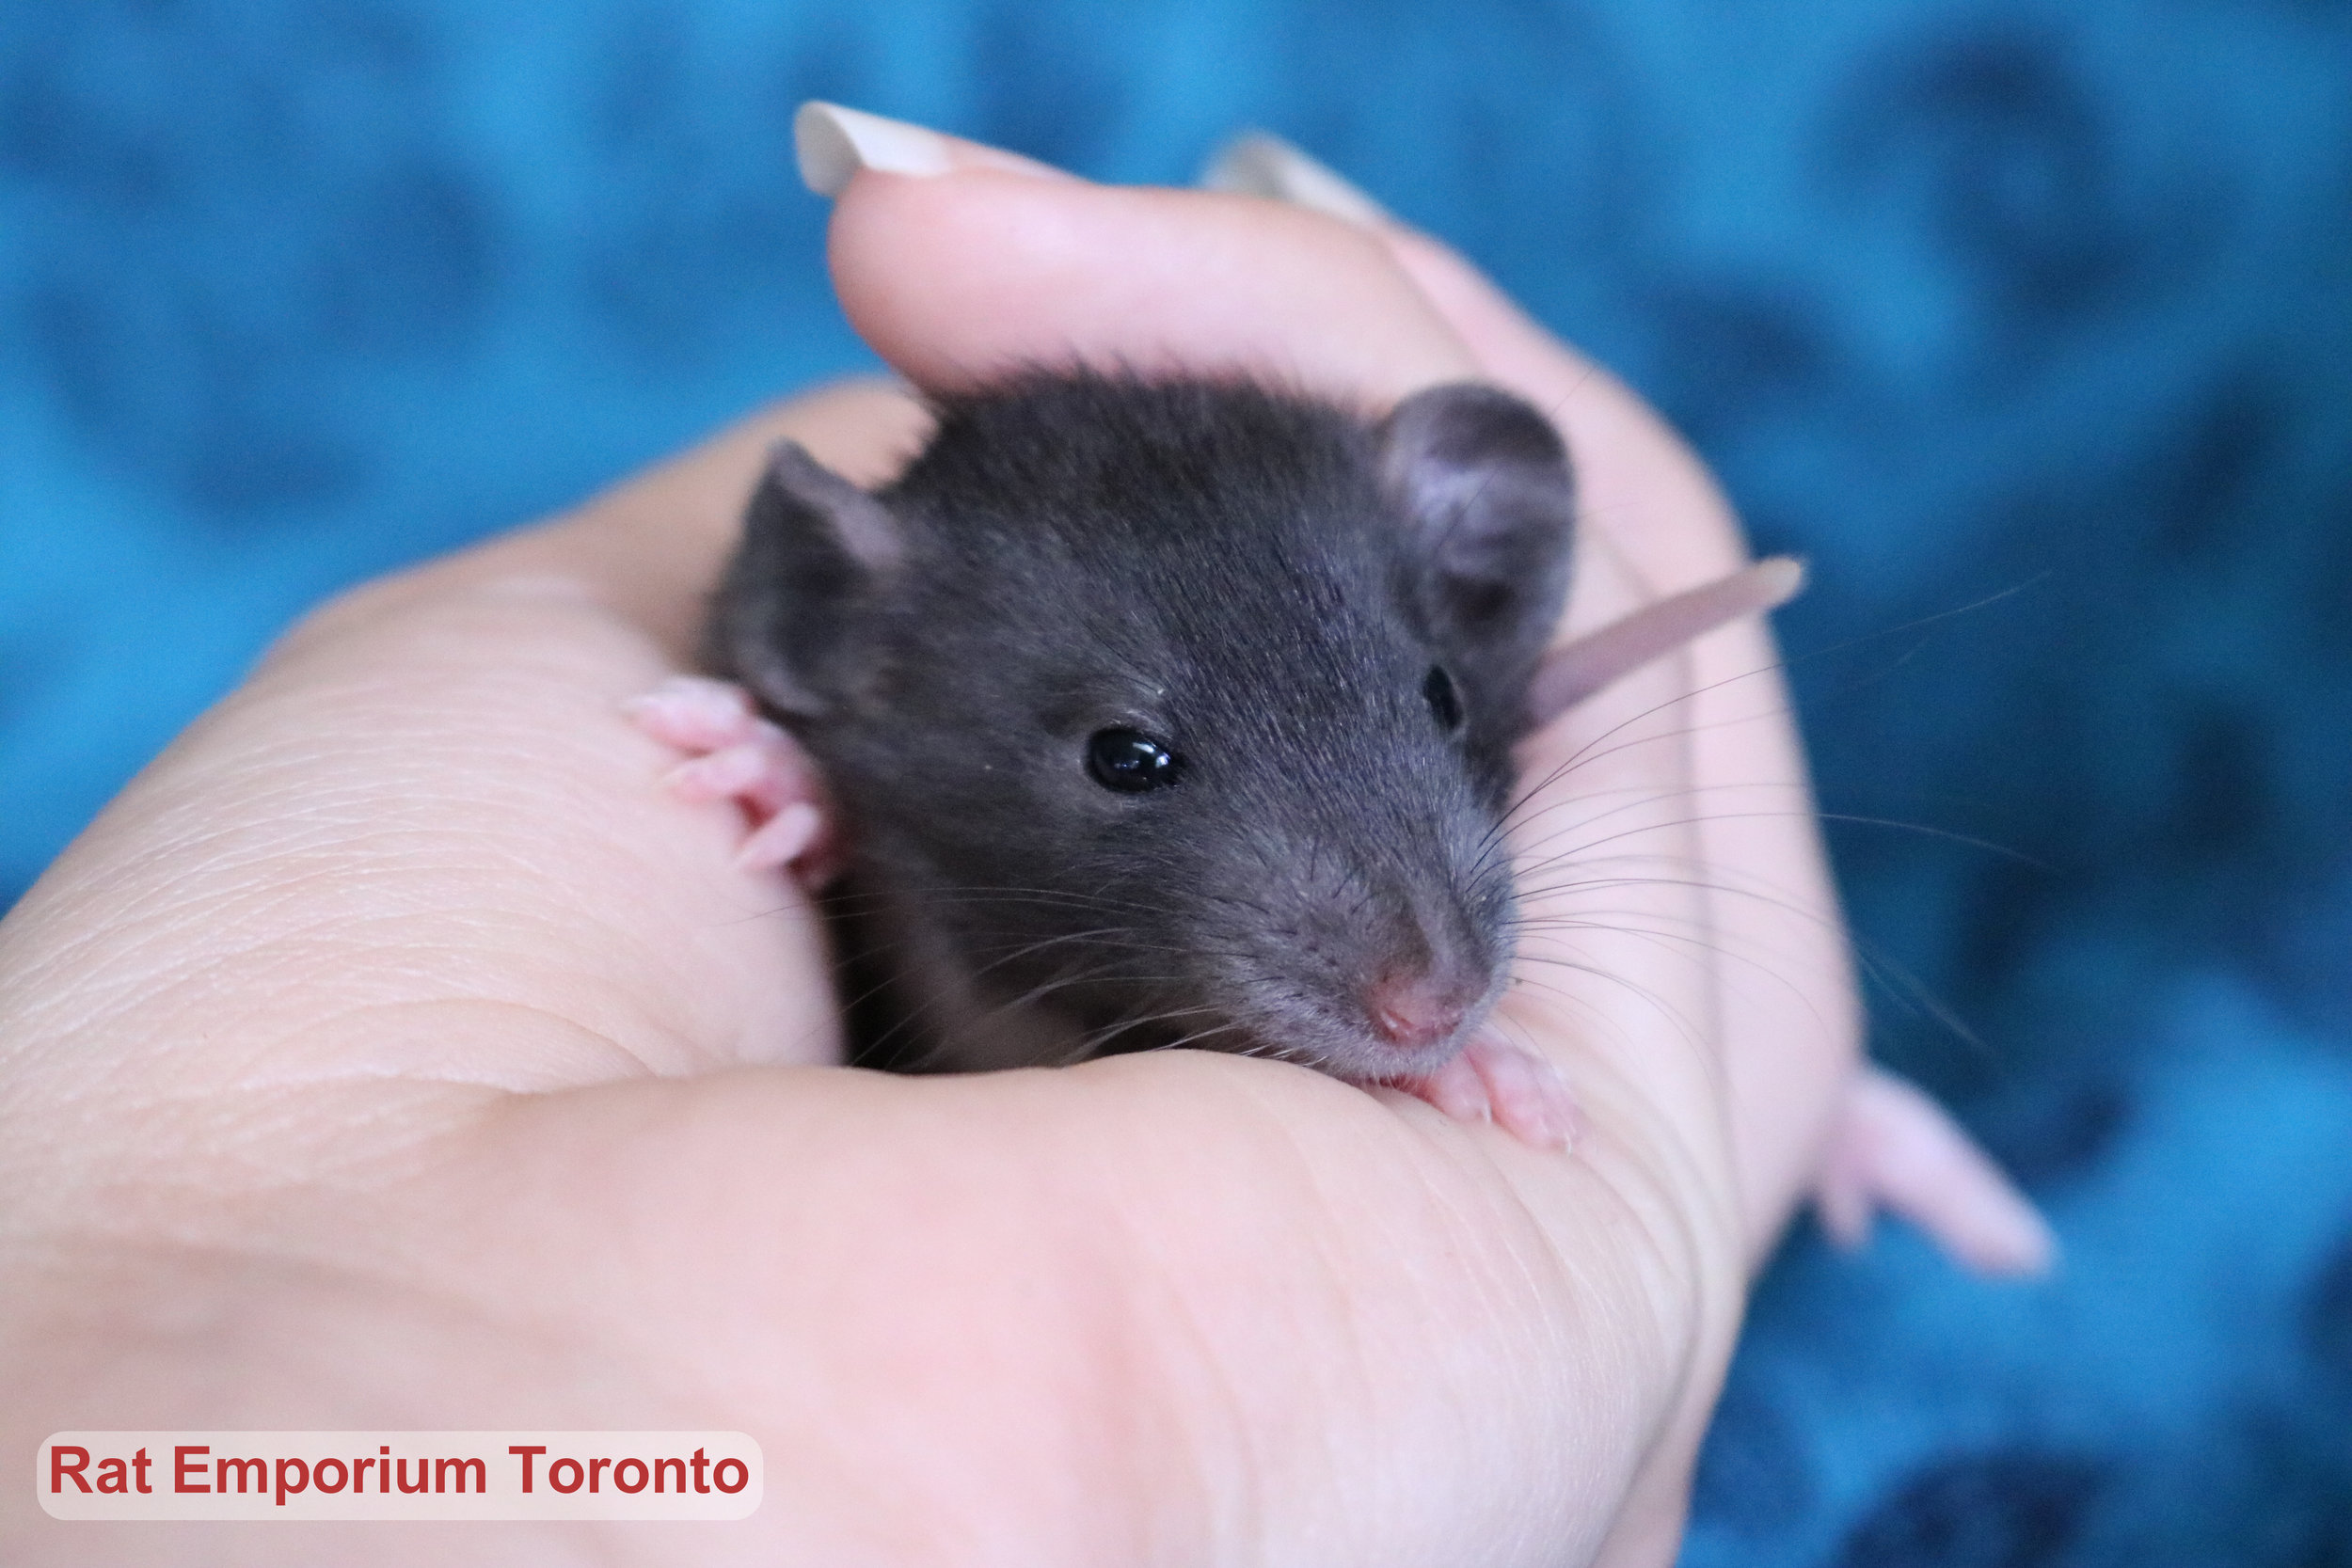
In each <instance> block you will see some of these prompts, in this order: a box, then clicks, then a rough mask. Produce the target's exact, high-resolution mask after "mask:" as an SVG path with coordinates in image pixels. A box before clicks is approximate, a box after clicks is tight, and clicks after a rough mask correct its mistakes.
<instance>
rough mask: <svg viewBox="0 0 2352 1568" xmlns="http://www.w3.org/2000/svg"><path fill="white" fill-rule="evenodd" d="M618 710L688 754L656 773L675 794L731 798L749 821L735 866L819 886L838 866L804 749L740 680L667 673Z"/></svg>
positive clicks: (821, 789)
mask: <svg viewBox="0 0 2352 1568" xmlns="http://www.w3.org/2000/svg"><path fill="white" fill-rule="evenodd" d="M622 711H624V712H625V713H627V714H628V717H629V718H630V719H631V720H632V721H634V722H635V723H636V725H637V727H638V728H639V729H641V730H643V731H644V732H645V733H646V734H647V735H649V736H653V737H654V738H655V739H656V740H659V741H661V742H662V743H663V744H665V745H669V746H675V747H676V748H677V749H678V750H679V751H681V752H687V753H688V758H687V760H686V761H685V762H683V763H681V764H679V765H678V766H677V767H676V768H673V769H671V771H670V773H669V776H668V777H667V778H666V779H664V780H663V783H665V784H668V785H669V786H670V788H671V789H672V790H674V791H675V792H676V793H677V794H678V795H679V796H680V797H681V798H682V799H685V800H694V801H702V800H734V801H736V802H738V803H739V804H740V805H741V806H742V808H743V814H744V816H746V817H748V818H749V819H750V821H751V824H752V832H751V835H750V836H749V837H748V838H746V839H744V841H743V847H742V848H741V849H739V850H738V851H737V852H736V857H735V861H736V863H737V864H738V865H740V866H744V867H746V868H748V869H751V870H770V869H773V868H775V867H778V866H785V865H788V866H791V867H792V868H793V873H794V875H795V876H797V877H798V878H799V879H800V880H801V882H802V885H803V886H805V887H810V888H816V887H821V886H823V885H824V884H825V883H826V882H829V881H831V880H832V879H834V876H835V875H836V874H837V873H838V872H839V871H840V869H841V866H840V863H839V860H838V857H837V855H836V854H835V847H834V835H833V832H832V823H831V820H830V814H829V813H828V812H827V810H826V809H825V804H824V786H823V784H821V783H820V782H819V780H818V775H817V769H816V768H815V766H814V765H813V764H811V763H810V761H809V760H808V753H806V752H803V751H802V750H801V747H800V743H799V742H798V741H796V740H794V739H793V738H792V737H791V736H788V735H787V734H786V733H785V732H784V731H782V730H780V729H778V728H777V727H776V726H775V725H773V724H771V723H770V722H769V721H767V720H765V719H762V718H761V717H760V716H759V714H758V713H757V711H756V710H755V709H754V708H753V706H752V700H751V697H750V695H749V694H748V693H746V692H745V691H744V689H742V688H741V687H739V686H735V685H731V684H730V683H728V682H726V681H715V680H710V679H707V678H706V677H704V676H701V675H673V676H671V677H670V678H669V679H668V680H665V681H663V682H662V683H661V684H660V686H657V687H655V688H654V689H652V690H651V691H648V692H646V693H645V694H644V696H642V697H632V698H630V699H629V701H628V703H626V704H624V705H623V708H622Z"/></svg>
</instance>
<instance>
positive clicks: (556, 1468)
mask: <svg viewBox="0 0 2352 1568" xmlns="http://www.w3.org/2000/svg"><path fill="white" fill-rule="evenodd" d="M564 1465H570V1466H571V1467H572V1483H571V1484H570V1485H569V1486H566V1485H564V1481H563V1479H562V1471H563V1469H564ZM548 1485H549V1486H552V1487H554V1488H555V1489H556V1490H557V1491H558V1492H577V1491H579V1490H580V1461H579V1460H577V1459H573V1458H571V1457H570V1456H569V1455H566V1456H565V1457H564V1458H562V1459H550V1460H548Z"/></svg>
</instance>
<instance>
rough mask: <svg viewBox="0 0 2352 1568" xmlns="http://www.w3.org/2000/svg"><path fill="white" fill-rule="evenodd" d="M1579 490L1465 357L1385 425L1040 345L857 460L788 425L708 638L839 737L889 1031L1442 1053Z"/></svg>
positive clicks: (1462, 1019) (1054, 1050) (1493, 875)
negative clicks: (935, 425)
mask: <svg viewBox="0 0 2352 1568" xmlns="http://www.w3.org/2000/svg"><path fill="white" fill-rule="evenodd" d="M1569 516H1570V496H1569V485H1568V479H1567V471H1566V467H1565V458H1564V454H1563V453H1562V452H1561V450H1560V447H1559V443H1558V440H1557V437H1556V436H1553V435H1552V433H1551V431H1550V429H1549V426H1548V425H1546V424H1545V423H1544V421H1543V420H1541V419H1540V417H1539V416H1536V415H1535V414H1534V412H1533V411H1532V410H1529V409H1527V408H1526V407H1525V406H1524V405H1523V404H1518V403H1517V402H1516V401H1515V400H1512V399H1509V398H1507V397H1505V396H1503V395H1502V394H1501V393H1497V392H1493V391H1491V390H1488V389H1486V388H1468V387H1465V388H1440V389H1438V390H1437V391H1434V392H1430V393H1423V394H1422V395H1421V396H1420V397H1418V398H1416V399H1413V400H1411V401H1410V402H1408V403H1407V404H1405V405H1404V406H1402V407H1401V408H1400V409H1399V410H1398V411H1397V412H1396V413H1395V414H1394V415H1392V416H1391V418H1390V419H1389V420H1387V421H1385V422H1384V423H1383V424H1381V425H1379V426H1377V427H1367V426H1366V425H1364V424H1362V423H1360V422H1359V421H1357V420H1352V419H1350V418H1349V417H1347V416H1345V415H1343V414H1342V413H1340V412H1338V411H1336V410H1334V409H1331V408H1328V407H1326V406H1324V405H1321V404H1312V403H1308V402H1304V401H1300V400H1295V399H1285V398H1280V397H1277V396H1274V395H1272V394H1268V393H1266V392H1263V391H1262V390H1259V389H1256V388H1248V387H1239V386H1224V387H1218V386H1206V385H1203V384H1200V383H1177V384H1171V385H1163V386H1141V385H1137V384H1135V383H1132V382H1122V381H1109V380H1103V379H1098V378H1090V377H1061V378H1038V379H1034V380H1030V381H1025V382H1023V383H1020V384H1017V385H1016V386H1014V387H1012V388H1008V389H1005V390H1001V391H998V392H994V393H991V394H987V395H985V396H981V397H976V398H972V399H967V400H963V401H961V402H959V403H956V404H950V405H949V406H948V407H947V408H946V409H945V410H944V412H943V419H942V423H941V427H940V430H939V433H938V435H937V436H935V437H934V439H933V441H932V443H931V445H930V448H929V449H927V451H925V452H924V454H923V455H922V456H921V457H920V458H919V459H918V460H917V461H916V463H915V464H914V467H911V468H910V469H909V471H908V472H907V474H906V475H905V476H904V477H903V478H902V479H901V480H900V481H899V482H898V483H897V484H895V485H893V486H892V487H891V488H889V489H888V490H885V491H883V492H882V493H881V494H880V495H879V496H875V497H868V496H866V495H864V494H863V493H861V492H858V491H856V490H854V489H853V488H851V487H850V486H849V485H847V484H846V483H843V482H841V481H839V480H838V479H836V478H834V476H832V475H830V474H826V473H824V471H823V470H821V469H819V468H817V467H816V466H815V465H814V464H813V463H810V462H809V461H808V460H807V459H806V458H805V456H804V455H803V454H800V453H798V452H797V450H792V451H784V452H782V453H780V454H779V457H778V461H777V463H776V464H775V466H774V467H773V468H772V470H771V474H770V477H769V480H768V482H767V483H766V484H765V485H763V488H762V491H761V495H760V497H759V498H758V499H757V500H755V506H754V513H753V519H752V525H751V529H750V532H749V537H748V538H747V542H746V546H745V549H744V552H743V554H742V555H741V556H740V557H739V559H738V561H737V562H736V564H735V566H734V568H733V569H732V570H731V572H730V575H729V578H728V582H727V584H726V586H725V588H724V589H723V594H722V600H721V615H720V620H719V625H718V628H717V637H718V640H719V641H720V644H721V646H720V648H719V650H718V652H719V660H718V661H719V662H722V663H723V665H725V666H727V667H729V668H731V669H732V670H733V671H734V672H735V673H738V674H739V678H743V679H745V680H746V682H747V684H750V685H751V686H752V687H753V688H754V689H755V691H756V692H758V694H759V695H760V696H761V697H762V699H763V700H764V701H765V702H766V703H767V705H769V706H770V707H771V709H772V710H773V711H775V712H776V713H777V714H778V715H779V716H780V717H781V718H783V719H784V720H785V721H786V722H787V723H789V724H790V725H791V726H792V728H793V729H794V730H795V732H796V733H798V734H799V735H800V736H801V737H802V739H803V742H804V743H805V744H806V745H807V746H808V747H809V749H810V750H811V751H812V752H814V753H815V754H816V755H817V757H818V760H819V761H820V762H821V763H822V764H823V766H824V767H825V768H826V771H827V775H828V778H829V781H830V783H831V785H832V789H833V793H834V798H835V800H836V802H837V804H838V808H839V810H840V813H841V815H842V816H843V818H844V827H845V832H846V834H847V837H848V839H849V842H850V849H851V854H852V856H853V871H852V880H851V885H850V891H849V894H848V896H847V897H846V899H845V900H844V907H845V908H846V909H848V910H849V911H851V916H850V922H849V923H850V926H851V927H855V928H856V934H855V935H854V936H853V938H852V942H853V944H854V945H855V946H856V947H857V948H858V949H860V950H862V951H864V952H865V953H866V954H867V955H868V956H869V957H870V958H874V959H878V960H880V962H879V968H880V969H881V970H882V979H883V983H884V984H885V985H887V986H889V987H891V988H892V989H893V990H895V992H896V994H897V998H898V1000H897V1002H896V1004H895V1005H894V1006H893V1008H892V1009H891V1011H892V1012H893V1013H895V1015H896V1016H893V1017H888V1018H886V1019H884V1020H883V1021H882V1028H884V1029H885V1030H888V1031H891V1032H894V1033H896V1034H898V1036H900V1037H901V1038H902V1039H903V1040H904V1041H905V1042H906V1043H907V1044H908V1045H909V1046H910V1047H911V1049H910V1050H909V1051H907V1052H904V1053H898V1059H899V1060H901V1061H906V1062H910V1063H911V1064H912V1065H946V1066H975V1065H983V1064H986V1065H994V1064H996V1063H1001V1062H1004V1061H1008V1060H1018V1059H1029V1060H1045V1059H1067V1058H1072V1057H1074V1056H1076V1055H1078V1054H1082V1053H1089V1052H1094V1051H1112V1050H1133V1049H1141V1048H1144V1047H1148V1046H1156V1045H1167V1044H1176V1043H1188V1044H1199V1045H1201V1046H1207V1047H1216V1048H1221V1049H1229V1050H1240V1051H1248V1052H1252V1053H1263V1054H1269V1055H1279V1056H1284V1057H1289V1058H1292V1059H1296V1060H1302V1061H1306V1062H1309V1063H1311V1064H1312V1065H1315V1066H1318V1067H1322V1068H1324V1069H1327V1070H1331V1071H1334V1072H1336V1073H1338V1074H1340V1075H1342V1076H1344V1077H1348V1078H1352V1079H1359V1080H1370V1079H1378V1078H1388V1077H1395V1076H1401V1075H1406V1074H1411V1073H1417V1072H1423V1071H1427V1070H1430V1069H1434V1068H1435V1067H1437V1066H1439V1065H1441V1064H1442V1063H1443V1062H1444V1061H1445V1060H1446V1059H1447V1058H1448V1057H1449V1056H1450V1055H1451V1054H1452V1053H1454V1051H1455V1050H1457V1049H1459V1046H1460V1044H1461V1043H1462V1041H1463V1039H1464V1038H1465V1037H1466V1036H1467V1034H1468V1033H1469V1031H1470V1029H1472V1028H1474V1027H1475V1025H1476V1023H1477V1022H1478V1020H1479V1019H1480V1018H1481V1017H1482V1016H1483V1015H1484V1012H1485V1010H1486V1007H1487V1006H1489V1005H1490V1004H1491V1002H1492V1000H1493V998H1494V997H1495V995H1496V994H1497V993H1498V992H1499V991H1500V990H1501V989H1502V984H1503V983H1504V974H1505V971H1506V969H1507V966H1508V962H1509V958H1510V940H1509V935H1508V933H1509V927H1510V917H1511V909H1512V905H1511V891H1510V872H1509V865H1508V861H1507V857H1506V854H1505V850H1504V847H1503V843H1502V831H1501V821H1500V817H1501V813H1502V808H1503V805H1504V803H1505V800H1506V797H1507V793H1508V790H1509V788H1510V783H1511V768H1510V761H1509V751H1510V746H1511V743H1512V742H1513V741H1514V740H1516V739H1517V738H1518V732H1519V730H1520V728H1521V727H1523V723H1524V719H1523V711H1524V709H1523V704H1524V696H1525V689H1526V684H1527V679H1528V675H1529V673H1530V672H1531V671H1532V669H1533V666H1534V659H1535V657H1536V656H1537V655H1538V654H1539V653H1540V651H1541V648H1542V645H1543V642H1544V640H1545V638H1546V636H1547V635H1548V633H1549V628H1550V624H1551V621H1552V619H1553V618H1554V616H1555V615H1556V613H1557V610H1558V607H1559V603H1560V599H1561V596H1562V594H1563V592H1564V590H1565V571H1566V560H1567V546H1568V531H1569ZM1008 1032H1009V1034H1010V1035H1012V1036H1013V1037H1016V1038H1018V1039H1025V1040H1027V1041H1029V1042H1031V1043H1030V1044H1029V1045H1027V1046H1025V1047H1019V1046H1017V1047H1015V1048H1014V1049H1012V1050H1010V1051H1008V1050H1006V1049H1004V1048H1003V1047H1002V1045H1001V1039H1002V1037H1004V1036H1005V1035H1006V1034H1007V1033H1008ZM983 1037H994V1038H995V1039H996V1040H998V1041H999V1043H994V1044H991V1043H986V1042H985V1041H984V1040H983ZM1024 1053H1026V1055H1024Z"/></svg>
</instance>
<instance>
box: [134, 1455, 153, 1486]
mask: <svg viewBox="0 0 2352 1568" xmlns="http://www.w3.org/2000/svg"><path fill="white" fill-rule="evenodd" d="M147 1463H148V1462H147V1450H146V1449H140V1450H139V1451H138V1452H136V1453H135V1454H133V1455H132V1456H131V1468H132V1469H133V1470H135V1471H136V1472H137V1473H138V1478H139V1490H140V1491H142V1492H151V1491H153V1490H154V1488H153V1487H151V1486H150V1485H148V1484H147Z"/></svg>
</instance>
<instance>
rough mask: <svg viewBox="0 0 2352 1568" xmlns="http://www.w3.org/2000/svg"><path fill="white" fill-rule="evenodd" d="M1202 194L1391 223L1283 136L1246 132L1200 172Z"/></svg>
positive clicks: (1365, 198) (1375, 206) (1374, 203)
mask: <svg viewBox="0 0 2352 1568" xmlns="http://www.w3.org/2000/svg"><path fill="white" fill-rule="evenodd" d="M1200 185H1201V188H1202V189H1203V190H1212V191H1225V192H1228V193H1230V194H1232V195H1234V196H1258V197H1263V198H1266V199H1268V200H1270V201H1287V202H1289V203H1290V204H1291V205H1292V206H1294V207H1305V208H1307V209H1309V210H1310V211H1312V212H1317V213H1321V214H1324V215H1325V216H1327V217H1335V218H1341V219H1343V220H1345V221H1346V222H1349V223H1359V224H1364V225H1366V226H1370V225H1373V224H1377V223H1386V222H1388V221H1390V219H1389V214H1388V212H1387V210H1386V209H1385V208H1383V207H1382V206H1381V205H1380V203H1378V202H1377V201H1375V200H1373V198H1370V197H1368V196H1366V195H1365V194H1364V193H1363V192H1361V191H1359V190H1358V189H1357V188H1356V187H1355V186H1354V185H1351V184H1349V183H1348V182H1346V181H1345V180H1343V179H1341V178H1340V177H1339V175H1337V174H1335V173H1333V172H1332V171H1331V170H1330V169H1329V168H1327V166H1324V165H1322V164H1319V163H1317V162H1315V160H1314V159H1312V158H1310V157H1309V156H1307V154H1305V153H1304V152H1301V151H1300V150H1298V149H1297V148H1295V147H1293V146H1292V145H1291V144H1290V143H1289V142H1286V141H1284V140H1283V139H1282V138H1281V137H1279V136H1277V135H1270V134H1268V133H1266V132H1264V131H1246V132H1244V133H1242V134H1241V135H1238V136H1235V137H1234V138H1233V139H1232V141H1229V142H1227V143H1226V144H1225V146H1224V147H1223V149H1221V150H1219V151H1218V152H1217V154H1216V157H1214V158H1212V159H1210V160H1209V166H1208V167H1207V168H1205V169H1203V170H1201V171H1200Z"/></svg>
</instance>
